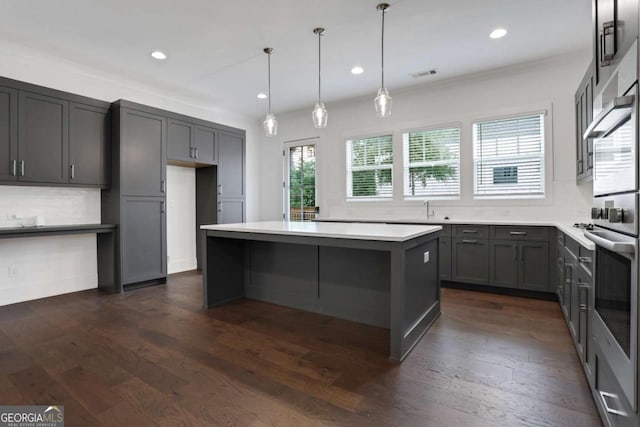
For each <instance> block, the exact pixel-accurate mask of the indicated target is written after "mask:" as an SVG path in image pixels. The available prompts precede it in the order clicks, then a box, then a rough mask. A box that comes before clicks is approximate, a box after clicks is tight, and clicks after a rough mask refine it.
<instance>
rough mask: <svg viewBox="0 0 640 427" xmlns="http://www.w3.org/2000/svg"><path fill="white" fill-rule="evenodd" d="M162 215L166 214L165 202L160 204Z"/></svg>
mask: <svg viewBox="0 0 640 427" xmlns="http://www.w3.org/2000/svg"><path fill="white" fill-rule="evenodd" d="M160 213H165V208H164V202H160Z"/></svg>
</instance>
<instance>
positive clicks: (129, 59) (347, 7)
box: [0, 0, 591, 116]
mask: <svg viewBox="0 0 640 427" xmlns="http://www.w3.org/2000/svg"><path fill="white" fill-rule="evenodd" d="M378 2H379V1H378V0H228V1H226V2H222V1H219V0H180V1H176V0H102V1H97V0H28V1H27V0H3V1H2V2H0V37H3V38H5V39H8V40H10V41H12V42H15V43H19V44H23V45H26V46H28V47H31V48H35V49H41V50H44V51H47V52H48V53H49V54H55V55H59V56H61V57H64V58H66V59H70V60H72V61H75V62H78V63H81V64H84V65H87V66H90V67H95V68H98V69H102V70H104V71H107V72H110V73H115V74H117V75H123V76H127V77H128V78H131V79H134V80H139V81H141V82H144V83H146V84H150V85H153V86H155V87H157V88H158V89H159V90H161V91H163V92H165V93H167V94H169V95H171V94H175V95H176V96H180V97H189V98H191V99H193V100H194V101H197V102H205V103H211V104H212V105H217V106H219V107H223V108H227V109H229V110H231V111H234V112H239V113H243V114H247V115H251V116H260V115H263V114H264V113H265V112H266V105H267V104H266V101H265V100H258V99H257V98H256V94H257V93H258V92H260V91H266V89H267V88H266V86H267V79H266V71H267V70H266V65H267V59H266V55H265V54H264V53H263V52H262V49H263V48H264V47H267V46H269V47H273V48H274V53H273V57H272V102H273V110H274V112H275V113H276V114H277V113H278V112H282V111H289V110H294V109H297V108H301V107H305V106H308V107H309V109H310V110H311V108H312V107H313V103H314V101H315V97H316V91H317V38H316V37H317V36H315V35H314V34H313V32H312V30H313V28H314V27H317V26H322V27H324V28H325V29H326V33H325V35H324V36H323V39H322V43H323V46H322V48H323V94H324V96H323V98H324V100H325V102H326V103H327V106H328V108H329V109H330V108H331V102H332V101H337V100H340V99H345V98H351V97H354V96H360V95H366V94H371V96H372V98H373V97H374V96H375V92H376V90H377V88H378V87H379V85H380V12H378V11H377V10H376V5H377V3H378ZM390 3H391V8H390V9H389V11H388V14H387V17H386V42H385V46H386V51H385V57H386V58H385V62H386V66H385V80H386V86H387V87H388V88H389V90H390V91H391V94H392V95H393V90H394V89H397V88H400V87H405V86H409V85H414V84H421V83H425V82H427V81H434V80H437V79H443V78H450V77H453V76H458V75H463V74H469V73H474V72H478V71H482V70H488V69H492V68H498V67H502V66H507V65H510V64H516V63H521V62H526V61H531V60H536V59H540V58H544V57H548V56H554V55H559V54H562V53H565V52H570V51H577V50H586V49H588V48H589V47H590V41H591V36H590V22H591V1H589V0H448V1H444V0H443V1H441V0H395V1H394V0H392V1H390ZM496 27H504V28H507V29H508V30H509V33H508V35H507V36H506V37H504V38H503V39H499V40H491V39H489V37H488V35H489V33H490V32H491V30H493V29H494V28H496ZM154 49H160V50H162V51H164V52H166V53H167V55H168V56H169V58H168V59H167V60H166V61H164V62H159V61H156V60H154V59H152V58H151V57H150V56H149V53H150V52H151V51H152V50H154ZM354 65H361V66H362V67H364V69H365V72H364V74H362V75H360V76H353V75H352V74H351V73H350V69H351V67H352V66H354ZM429 68H436V69H437V70H438V75H437V77H427V78H421V79H414V78H412V77H410V76H409V75H410V74H411V73H415V72H419V71H423V70H426V69H429Z"/></svg>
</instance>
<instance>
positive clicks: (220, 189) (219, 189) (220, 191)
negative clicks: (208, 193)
mask: <svg viewBox="0 0 640 427" xmlns="http://www.w3.org/2000/svg"><path fill="white" fill-rule="evenodd" d="M218 196H222V184H218Z"/></svg>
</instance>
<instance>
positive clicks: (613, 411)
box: [598, 390, 627, 417]
mask: <svg viewBox="0 0 640 427" xmlns="http://www.w3.org/2000/svg"><path fill="white" fill-rule="evenodd" d="M598 393H600V397H601V398H602V404H603V406H604V409H605V411H607V412H608V413H610V414H613V415H620V416H621V417H626V416H627V413H626V412H624V411H621V410H619V409H613V408H611V407H609V404H608V403H607V398H609V399H616V400H618V395H617V394H615V393H609V392H606V391H600V390H598Z"/></svg>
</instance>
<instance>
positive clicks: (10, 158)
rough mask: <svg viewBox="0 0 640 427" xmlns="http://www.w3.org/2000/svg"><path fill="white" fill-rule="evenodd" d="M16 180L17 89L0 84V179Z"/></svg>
mask: <svg viewBox="0 0 640 427" xmlns="http://www.w3.org/2000/svg"><path fill="white" fill-rule="evenodd" d="M17 180H18V91H17V90H15V89H11V88H8V87H3V86H0V181H2V182H10V181H14V182H15V181H17Z"/></svg>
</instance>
